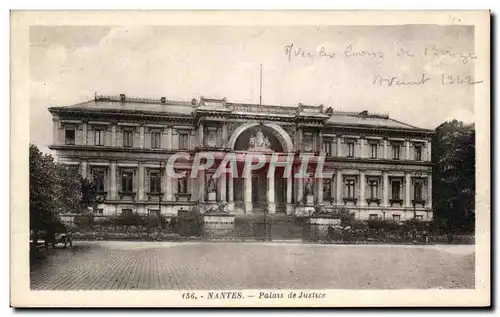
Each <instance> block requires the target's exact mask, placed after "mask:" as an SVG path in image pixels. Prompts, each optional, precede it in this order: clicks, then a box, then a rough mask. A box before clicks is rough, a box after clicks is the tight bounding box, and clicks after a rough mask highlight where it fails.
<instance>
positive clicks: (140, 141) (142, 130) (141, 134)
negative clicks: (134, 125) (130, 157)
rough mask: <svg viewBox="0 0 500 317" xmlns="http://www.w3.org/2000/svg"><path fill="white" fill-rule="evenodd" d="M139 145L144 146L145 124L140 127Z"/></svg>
mask: <svg viewBox="0 0 500 317" xmlns="http://www.w3.org/2000/svg"><path fill="white" fill-rule="evenodd" d="M139 147H140V148H141V149H143V148H144V125H141V126H140V127H139Z"/></svg>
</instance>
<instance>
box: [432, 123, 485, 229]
mask: <svg viewBox="0 0 500 317" xmlns="http://www.w3.org/2000/svg"><path fill="white" fill-rule="evenodd" d="M475 150H476V148H475V129H474V124H464V123H463V122H460V121H457V120H453V121H449V122H445V123H443V124H441V125H440V126H439V127H438V128H437V129H436V134H435V136H434V140H433V144H432V161H433V163H434V164H435V165H434V170H433V175H434V177H433V187H432V188H433V204H434V211H435V218H436V221H437V222H438V224H439V225H441V226H444V227H445V228H447V229H451V230H472V229H473V228H474V223H475V222H474V219H475V193H476V190H475V182H476V177H475V171H476V166H475Z"/></svg>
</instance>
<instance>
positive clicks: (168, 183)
mask: <svg viewBox="0 0 500 317" xmlns="http://www.w3.org/2000/svg"><path fill="white" fill-rule="evenodd" d="M167 171H168V170H167V167H165V177H164V181H165V200H166V201H172V200H173V191H172V177H170V175H168V172H167Z"/></svg>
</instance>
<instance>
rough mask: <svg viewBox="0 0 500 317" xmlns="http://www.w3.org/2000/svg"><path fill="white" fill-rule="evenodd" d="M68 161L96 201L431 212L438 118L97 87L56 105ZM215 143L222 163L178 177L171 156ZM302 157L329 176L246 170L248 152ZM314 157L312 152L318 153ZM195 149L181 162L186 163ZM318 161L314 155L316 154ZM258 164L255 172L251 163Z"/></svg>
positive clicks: (167, 209) (108, 208)
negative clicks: (232, 164) (424, 125)
mask: <svg viewBox="0 0 500 317" xmlns="http://www.w3.org/2000/svg"><path fill="white" fill-rule="evenodd" d="M49 111H50V112H51V114H52V116H53V128H54V140H53V144H52V145H51V146H50V148H51V149H52V150H54V151H55V152H56V154H57V156H58V159H59V161H60V162H63V163H65V164H70V165H78V166H79V168H80V170H81V173H82V175H83V176H84V177H87V178H90V179H92V180H93V181H94V183H95V184H96V186H97V189H98V191H99V194H100V196H101V197H102V201H101V204H100V205H99V207H98V213H99V214H102V215H116V214H121V213H135V212H137V213H140V214H147V213H150V212H155V213H158V212H160V213H162V214H164V215H167V216H168V215H176V214H177V213H178V211H179V210H181V209H183V210H187V209H189V208H192V207H194V206H197V207H199V208H200V210H201V211H202V212H203V211H205V210H207V209H208V208H210V206H211V205H213V204H215V203H217V202H224V203H225V204H224V205H225V208H226V209H227V211H228V212H230V213H235V214H236V215H240V214H247V215H248V214H255V213H260V212H266V213H269V214H277V213H286V214H289V215H291V214H295V215H304V214H307V213H308V212H310V211H311V209H312V206H315V205H322V206H323V207H324V208H326V209H328V208H347V209H349V210H350V211H351V212H354V213H355V215H356V217H357V218H359V219H370V218H379V219H387V220H406V219H411V218H414V217H416V218H418V219H422V220H425V221H428V220H431V219H432V217H433V215H432V195H431V193H432V188H431V186H432V164H431V161H430V158H431V137H432V134H433V131H432V130H426V129H421V128H417V127H414V126H411V125H409V124H405V123H402V122H399V121H397V120H394V119H391V118H389V116H387V115H379V114H372V113H369V112H368V111H362V112H360V113H357V112H338V111H334V110H333V109H332V108H325V107H324V106H322V105H320V106H309V105H304V104H298V106H275V105H258V104H241V103H231V102H228V101H227V100H226V99H225V98H223V99H209V98H203V97H201V98H200V100H196V99H193V100H191V101H173V100H167V99H166V98H165V97H162V98H160V99H154V100H153V99H139V98H130V97H127V96H126V95H123V94H122V95H120V96H96V98H95V99H94V100H91V101H87V102H83V103H79V104H75V105H71V106H64V107H52V108H50V109H49ZM179 152H185V153H188V154H189V155H191V157H193V156H195V155H196V154H197V153H202V152H209V153H211V154H213V155H214V156H215V163H214V165H213V166H211V167H210V168H209V169H208V170H206V171H199V172H198V173H197V174H196V175H194V176H193V177H188V176H186V177H182V178H172V177H170V175H169V173H168V172H167V171H168V169H167V162H168V161H169V158H171V156H173V155H176V153H179ZM228 153H233V154H234V155H235V157H237V158H238V162H237V169H238V172H239V173H237V174H238V175H237V177H232V176H231V174H230V173H227V174H223V175H222V177H219V178H216V179H215V178H213V177H212V176H213V174H214V172H215V170H216V168H217V164H219V163H220V162H221V160H223V157H224V156H225V155H227V154H228ZM248 153H259V154H262V155H264V156H265V157H267V158H269V157H270V156H271V155H278V157H280V158H281V157H282V158H283V159H284V160H285V158H289V157H290V155H291V156H292V157H293V160H292V161H286V162H287V164H290V165H291V168H292V169H293V172H294V173H295V172H297V171H298V169H299V168H300V164H299V163H300V162H299V161H300V159H301V158H303V157H307V156H310V158H311V162H317V158H318V157H320V156H324V157H325V159H324V166H323V170H324V172H325V173H330V174H331V176H329V177H327V178H315V177H314V176H315V174H314V172H313V170H309V169H308V170H307V171H306V173H307V175H308V176H307V177H305V178H299V177H288V178H283V177H279V176H278V175H279V173H280V172H282V170H284V169H285V166H286V164H281V165H280V166H278V167H277V168H276V171H275V173H276V177H269V178H268V177H265V175H266V172H267V171H268V168H269V160H268V161H267V163H266V164H265V165H264V166H263V167H262V169H261V170H260V171H251V172H247V173H246V174H247V175H243V174H242V173H243V171H244V169H243V168H242V166H243V164H244V162H243V161H242V160H240V158H241V156H242V155H248ZM315 160H316V161H315ZM191 164H192V161H191V159H184V160H182V159H179V160H177V161H176V162H175V166H173V169H174V170H175V171H183V170H186V171H189V169H190V168H191ZM312 166H314V164H312ZM250 174H251V175H250Z"/></svg>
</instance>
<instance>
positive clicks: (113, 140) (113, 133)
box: [111, 123, 116, 146]
mask: <svg viewBox="0 0 500 317" xmlns="http://www.w3.org/2000/svg"><path fill="white" fill-rule="evenodd" d="M111 146H116V124H115V123H113V125H112V126H111Z"/></svg>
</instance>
